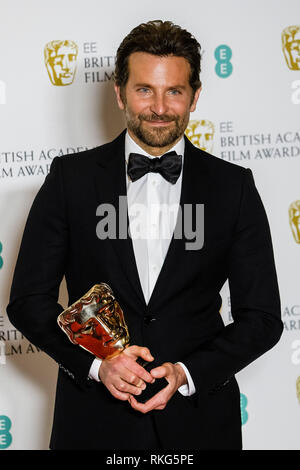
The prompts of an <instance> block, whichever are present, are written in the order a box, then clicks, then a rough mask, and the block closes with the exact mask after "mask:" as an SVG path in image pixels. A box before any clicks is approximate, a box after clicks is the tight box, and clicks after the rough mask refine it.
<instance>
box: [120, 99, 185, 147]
mask: <svg viewBox="0 0 300 470" xmlns="http://www.w3.org/2000/svg"><path fill="white" fill-rule="evenodd" d="M125 117H126V122H127V126H128V129H130V130H131V131H132V132H133V134H134V135H135V136H136V137H137V138H138V139H139V140H140V141H141V142H143V143H144V144H145V145H148V146H149V147H167V146H169V145H172V144H173V143H174V142H176V140H178V139H179V138H180V137H181V136H182V135H183V134H184V131H185V129H186V127H187V125H188V122H189V113H188V114H186V115H184V116H177V115H169V114H164V115H161V116H158V115H157V114H154V113H152V114H150V115H148V114H133V113H132V112H131V111H130V109H128V107H127V106H126V107H125ZM149 121H160V122H161V121H163V122H169V123H170V125H169V126H166V127H155V126H153V127H151V126H145V125H144V123H145V122H149Z"/></svg>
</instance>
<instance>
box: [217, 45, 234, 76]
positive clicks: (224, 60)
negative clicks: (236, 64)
mask: <svg viewBox="0 0 300 470" xmlns="http://www.w3.org/2000/svg"><path fill="white" fill-rule="evenodd" d="M231 57H232V50H231V49H230V47H229V46H226V45H225V44H222V45H221V46H218V47H217V48H216V50H215V59H216V61H217V63H216V66H215V71H216V74H217V75H218V77H220V78H227V77H229V75H231V74H232V68H233V67H232V63H231V62H230V59H231Z"/></svg>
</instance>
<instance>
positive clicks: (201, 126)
mask: <svg viewBox="0 0 300 470" xmlns="http://www.w3.org/2000/svg"><path fill="white" fill-rule="evenodd" d="M214 133H215V126H214V125H213V123H212V122H211V121H209V120H208V119H202V120H200V121H197V120H192V121H189V124H188V126H187V128H186V131H185V135H186V136H187V138H188V139H189V140H190V141H191V142H192V144H194V145H195V146H196V147H198V148H199V149H201V150H204V151H205V152H208V153H212V150H213V138H214Z"/></svg>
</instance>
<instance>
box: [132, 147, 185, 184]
mask: <svg viewBox="0 0 300 470" xmlns="http://www.w3.org/2000/svg"><path fill="white" fill-rule="evenodd" d="M181 167H182V156H181V155H177V153H176V152H174V151H173V152H169V153H165V154H164V155H162V156H161V157H156V158H149V157H145V156H144V155H140V154H139V153H131V154H130V155H129V159H128V165H127V173H128V175H129V176H130V178H131V180H132V181H136V180H138V179H139V178H141V177H142V176H144V175H145V174H146V173H149V172H150V171H151V172H154V173H160V174H161V176H163V177H164V178H165V179H166V180H167V181H169V183H172V184H175V183H176V181H177V180H178V178H179V175H180V172H181Z"/></svg>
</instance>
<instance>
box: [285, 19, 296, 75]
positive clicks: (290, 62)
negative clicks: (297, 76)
mask: <svg viewBox="0 0 300 470" xmlns="http://www.w3.org/2000/svg"><path fill="white" fill-rule="evenodd" d="M281 41H282V50H283V54H284V57H285V60H286V63H287V66H288V68H289V69H291V70H300V26H299V25H298V26H288V27H287V28H285V29H284V30H283V31H282V35H281Z"/></svg>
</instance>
